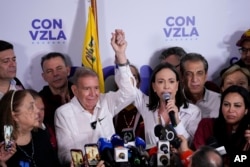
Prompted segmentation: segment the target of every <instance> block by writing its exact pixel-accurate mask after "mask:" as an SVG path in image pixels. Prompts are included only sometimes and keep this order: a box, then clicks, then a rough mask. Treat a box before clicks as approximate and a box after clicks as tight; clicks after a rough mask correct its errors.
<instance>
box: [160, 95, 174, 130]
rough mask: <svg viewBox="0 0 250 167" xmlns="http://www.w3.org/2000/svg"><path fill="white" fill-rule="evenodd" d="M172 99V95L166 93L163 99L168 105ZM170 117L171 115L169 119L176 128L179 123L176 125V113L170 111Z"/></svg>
mask: <svg viewBox="0 0 250 167" xmlns="http://www.w3.org/2000/svg"><path fill="white" fill-rule="evenodd" d="M170 97H171V94H170V93H169V92H165V93H163V94H162V98H163V99H164V100H165V103H166V104H167V103H168V100H169V99H170ZM168 115H169V118H170V121H171V123H172V125H173V126H174V127H176V126H177V123H176V120H175V115H174V111H169V113H168Z"/></svg>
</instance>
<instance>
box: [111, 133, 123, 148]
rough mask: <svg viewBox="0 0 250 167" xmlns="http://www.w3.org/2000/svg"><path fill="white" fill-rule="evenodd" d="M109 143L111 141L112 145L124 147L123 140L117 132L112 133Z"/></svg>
mask: <svg viewBox="0 0 250 167" xmlns="http://www.w3.org/2000/svg"><path fill="white" fill-rule="evenodd" d="M111 143H112V145H113V147H119V146H122V147H124V140H123V139H122V138H121V136H119V135H117V134H113V135H112V137H111Z"/></svg>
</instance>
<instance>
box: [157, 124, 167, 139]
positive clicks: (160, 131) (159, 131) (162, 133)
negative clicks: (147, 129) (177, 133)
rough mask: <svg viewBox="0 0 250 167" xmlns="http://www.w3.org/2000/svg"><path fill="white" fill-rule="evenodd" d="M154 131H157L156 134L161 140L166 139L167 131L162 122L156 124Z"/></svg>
mask: <svg viewBox="0 0 250 167" xmlns="http://www.w3.org/2000/svg"><path fill="white" fill-rule="evenodd" d="M154 132H155V136H156V137H158V138H159V140H165V138H166V131H165V128H164V127H163V126H162V125H161V124H158V125H156V126H155V129H154Z"/></svg>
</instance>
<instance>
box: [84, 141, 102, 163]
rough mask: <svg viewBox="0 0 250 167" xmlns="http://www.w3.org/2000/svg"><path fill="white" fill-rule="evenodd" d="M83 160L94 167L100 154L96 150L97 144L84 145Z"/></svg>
mask: <svg viewBox="0 0 250 167" xmlns="http://www.w3.org/2000/svg"><path fill="white" fill-rule="evenodd" d="M84 149H85V158H86V161H87V163H88V165H89V166H90V167H91V166H96V165H97V164H98V163H99V161H100V154H99V150H98V146H97V144H85V145H84Z"/></svg>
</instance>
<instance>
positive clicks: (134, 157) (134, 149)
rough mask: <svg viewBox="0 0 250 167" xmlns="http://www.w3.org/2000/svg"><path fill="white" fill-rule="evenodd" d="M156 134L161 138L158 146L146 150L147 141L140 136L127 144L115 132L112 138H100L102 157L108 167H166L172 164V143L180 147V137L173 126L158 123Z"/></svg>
mask: <svg viewBox="0 0 250 167" xmlns="http://www.w3.org/2000/svg"><path fill="white" fill-rule="evenodd" d="M154 132H155V136H156V137H158V138H159V142H158V143H157V146H156V147H153V148H151V149H149V150H146V143H145V141H144V140H143V139H142V138H140V137H135V140H134V141H133V142H129V143H127V144H125V143H126V141H124V139H123V138H121V137H120V136H119V135H117V134H114V135H113V136H112V137H111V138H110V139H107V138H99V140H98V142H97V145H98V149H99V153H100V157H101V159H102V160H104V162H105V166H106V167H123V166H124V167H125V166H126V167H156V166H158V167H161V166H162V167H164V166H169V165H170V144H171V145H173V146H174V147H176V148H178V147H179V146H180V139H179V138H178V137H177V135H176V133H175V131H174V129H173V128H172V127H168V126H167V127H163V126H162V125H157V126H156V127H155V129H154Z"/></svg>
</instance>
